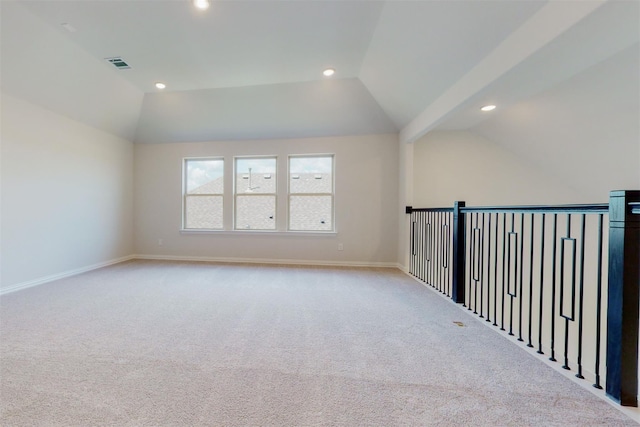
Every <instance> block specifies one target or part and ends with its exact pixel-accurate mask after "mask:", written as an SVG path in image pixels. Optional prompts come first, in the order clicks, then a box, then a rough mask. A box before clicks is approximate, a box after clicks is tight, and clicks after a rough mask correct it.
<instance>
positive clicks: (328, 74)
mask: <svg viewBox="0 0 640 427" xmlns="http://www.w3.org/2000/svg"><path fill="white" fill-rule="evenodd" d="M335 73H336V70H334V69H333V68H327V69H326V70H324V71H323V72H322V74H324V75H325V77H331V76H333V75H334V74H335Z"/></svg>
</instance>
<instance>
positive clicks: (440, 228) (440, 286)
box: [437, 212, 444, 293]
mask: <svg viewBox="0 0 640 427" xmlns="http://www.w3.org/2000/svg"><path fill="white" fill-rule="evenodd" d="M437 230H438V251H437V259H438V290H439V291H440V292H442V293H444V292H443V289H442V257H441V254H442V249H441V248H442V246H443V245H444V236H443V235H442V212H438V229H437Z"/></svg>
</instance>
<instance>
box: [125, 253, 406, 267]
mask: <svg viewBox="0 0 640 427" xmlns="http://www.w3.org/2000/svg"><path fill="white" fill-rule="evenodd" d="M133 258H135V259H146V260H159V261H195V262H225V263H238V264H281V265H310V266H325V267H374V268H375V267H378V268H400V266H399V264H398V263H396V262H362V261H318V260H300V259H271V258H231V257H229V258H226V257H193V256H178V255H145V254H137V255H134V256H133Z"/></svg>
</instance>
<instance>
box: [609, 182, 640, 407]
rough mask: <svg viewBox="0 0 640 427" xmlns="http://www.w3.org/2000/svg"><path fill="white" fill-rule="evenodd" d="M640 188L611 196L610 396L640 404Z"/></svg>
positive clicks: (633, 404)
mask: <svg viewBox="0 0 640 427" xmlns="http://www.w3.org/2000/svg"><path fill="white" fill-rule="evenodd" d="M639 288H640V191H612V192H611V194H610V198H609V291H608V306H607V387H606V391H607V396H609V397H610V398H611V399H613V400H615V401H617V402H619V403H620V404H621V405H624V406H638V303H639V301H640V293H639Z"/></svg>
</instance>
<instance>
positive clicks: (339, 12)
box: [0, 0, 640, 143]
mask: <svg viewBox="0 0 640 427" xmlns="http://www.w3.org/2000/svg"><path fill="white" fill-rule="evenodd" d="M612 4H622V5H623V6H619V7H614V6H612ZM0 7H1V9H0V13H1V15H2V50H1V51H0V54H1V59H2V75H1V78H2V90H3V92H7V93H10V94H12V95H14V96H18V97H22V98H24V99H27V100H29V101H31V102H34V103H36V104H40V105H42V106H44V107H46V108H49V109H51V110H53V111H56V112H59V113H61V114H64V115H67V116H70V117H72V118H74V119H76V120H80V121H83V122H86V123H88V124H91V125H92V126H95V127H98V128H101V129H104V130H105V131H108V132H111V133H114V134H117V135H120V136H122V137H124V138H126V139H130V140H135V141H136V142H140V143H153V142H181V141H202V140H222V139H224V140H229V139H247V138H252V139H253V138H265V139H267V138H287V137H304V136H327V135H349V134H367V133H390V132H400V135H401V138H402V139H403V140H405V141H409V142H410V141H412V140H415V138H416V137H418V136H419V135H420V134H423V133H424V132H426V131H428V130H429V129H432V128H435V127H438V126H441V127H447V126H448V127H449V128H468V127H470V126H473V125H476V124H478V123H480V122H481V121H482V120H485V119H486V116H480V115H478V114H477V112H476V111H477V104H478V103H480V102H482V101H483V100H485V99H489V98H491V95H492V94H493V97H494V99H497V100H500V97H504V98H505V102H506V103H510V104H514V103H516V102H518V101H519V100H522V99H523V98H525V97H531V96H534V95H535V94H536V93H539V92H542V91H544V90H546V89H548V88H549V87H552V86H553V85H554V84H557V83H558V80H562V79H566V78H569V77H570V76H571V75H574V74H575V73H577V72H579V71H580V70H581V69H585V68H587V67H588V66H590V65H593V63H595V62H597V61H600V60H604V59H606V58H608V57H609V56H612V55H614V54H615V53H616V52H618V51H620V50H621V49H623V48H624V47H625V46H630V45H631V44H632V43H633V42H634V40H629V39H633V37H635V42H637V40H638V34H639V33H640V32H639V31H637V30H638V11H637V2H632V1H629V2H621V1H616V2H603V1H600V0H581V1H580V2H548V1H541V0H532V1H527V0H522V1H509V2H506V1H491V0H460V1H445V0H442V1H426V0H425V1H404V0H391V1H374V0H372V1H348V0H344V1H330V0H290V1H286V0H285V1H278V0H254V1H249V0H235V1H230V0H222V1H212V5H211V7H210V9H209V10H207V11H204V12H202V11H197V10H195V9H194V8H193V7H192V5H191V2H190V1H188V0H173V1H145V0H124V1H106V0H104V1H100V0H98V1H81V0H71V1H64V2H60V1H31V0H21V1H11V0H8V1H7V0H5V1H2V2H0ZM634 12H635V15H634ZM591 21H593V22H591ZM589 22H591V23H589ZM62 23H68V24H71V25H72V26H73V27H74V28H75V29H76V30H77V31H76V32H71V33H70V32H68V31H66V30H65V29H64V28H63V27H62V26H61V24H62ZM581 23H582V24H583V26H584V29H583V30H581V31H582V33H581V32H580V31H578V30H575V29H576V28H580V25H581ZM584 23H586V24H584ZM633 30H635V35H631V33H632V32H633ZM572 31H573V32H572ZM612 33H613V34H614V36H611V34H612ZM566 34H573V35H574V36H572V37H568V36H566ZM581 34H582V36H581ZM563 35H564V36H563ZM607 35H609V36H607ZM583 36H584V37H583ZM563 37H564V38H563ZM554 42H555V43H554ZM521 45H522V49H520V48H519V46H521ZM554 49H555V50H554ZM573 51H577V52H579V53H580V55H578V56H572V55H568V54H567V53H568V52H573ZM545 52H546V53H545ZM518 54H519V55H518ZM113 56H122V57H123V58H124V59H125V60H126V61H127V62H128V63H129V64H130V65H131V67H132V68H131V69H128V70H116V69H114V68H113V67H112V66H111V65H109V64H108V63H107V62H106V61H105V60H104V58H107V57H113ZM585 58H591V59H590V60H585ZM590 61H591V62H590ZM594 61H595V62H594ZM558 64H560V65H558ZM327 67H332V68H335V69H336V74H335V76H334V77H332V78H330V79H327V78H325V77H323V76H322V74H321V73H322V70H323V69H324V68H327ZM549 67H551V68H549ZM554 67H555V68H554ZM547 69H549V70H551V71H550V72H549V73H547V74H546V75H545V73H542V74H543V77H544V78H543V79H540V80H539V81H538V82H537V84H535V85H534V84H531V83H530V80H531V75H532V70H547ZM487 70H489V72H488V71H487ZM157 81H162V82H165V83H166V84H167V89H165V90H164V91H159V90H157V89H155V87H154V83H155V82H157ZM522 85H525V86H526V88H527V89H528V90H520V91H518V90H513V88H520V87H521V86H522ZM510 88H511V89H510Z"/></svg>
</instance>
